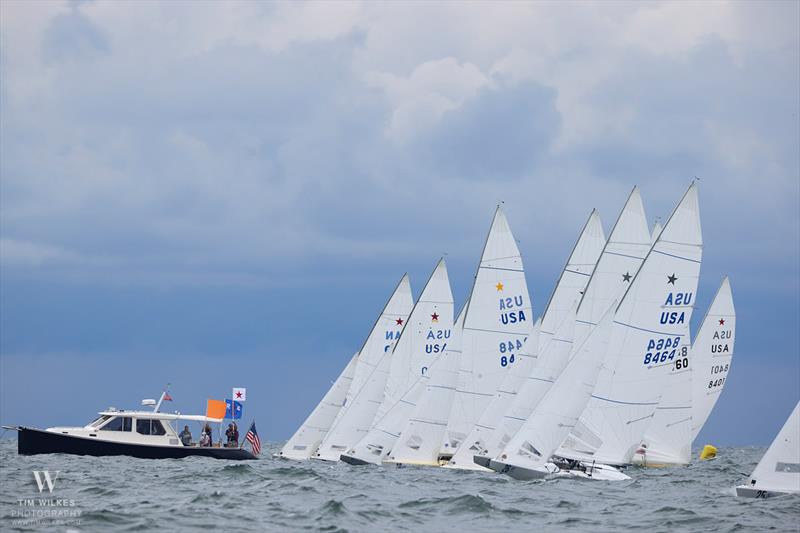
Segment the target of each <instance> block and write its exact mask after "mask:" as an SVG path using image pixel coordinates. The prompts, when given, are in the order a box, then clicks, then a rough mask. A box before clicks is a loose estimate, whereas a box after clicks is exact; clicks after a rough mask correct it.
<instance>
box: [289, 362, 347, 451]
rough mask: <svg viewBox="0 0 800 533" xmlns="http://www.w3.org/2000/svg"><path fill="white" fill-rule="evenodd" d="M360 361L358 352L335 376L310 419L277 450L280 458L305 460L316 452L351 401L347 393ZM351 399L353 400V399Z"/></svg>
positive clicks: (309, 416)
mask: <svg viewBox="0 0 800 533" xmlns="http://www.w3.org/2000/svg"><path fill="white" fill-rule="evenodd" d="M357 361H358V354H357V353H356V354H355V355H354V356H353V357H352V358H351V359H350V361H349V362H348V363H347V366H346V367H345V368H344V370H342V373H341V374H339V377H338V378H336V381H334V382H333V385H331V388H330V389H328V392H327V393H325V396H324V397H323V398H322V400H321V401H320V402H319V403H318V404H317V406H316V407H315V408H314V410H313V411H311V414H310V415H308V418H306V420H305V421H304V422H303V424H302V425H301V426H300V428H298V430H297V431H296V432H295V434H294V435H292V438H290V439H289V440H288V441H286V444H284V445H283V448H281V451H280V452H278V453H277V456H278V457H282V458H284V459H294V460H298V461H302V460H304V459H309V458H311V455H312V454H313V453H314V452H316V451H317V448H318V447H319V445H320V443H321V442H322V439H323V438H325V435H327V433H328V431H330V429H331V426H332V425H333V421H334V420H335V419H336V416H337V415H338V414H339V411H341V409H342V407H344V406H345V405H347V403H348V398H347V396H348V392H349V391H350V388H351V387H350V385H351V384H352V382H353V376H354V375H355V373H356V363H357ZM350 401H352V398H351V399H350Z"/></svg>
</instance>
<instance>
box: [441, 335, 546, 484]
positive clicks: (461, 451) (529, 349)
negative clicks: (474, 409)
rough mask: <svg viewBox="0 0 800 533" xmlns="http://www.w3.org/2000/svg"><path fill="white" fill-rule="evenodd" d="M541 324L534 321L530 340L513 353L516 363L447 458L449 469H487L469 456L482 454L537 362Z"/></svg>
mask: <svg viewBox="0 0 800 533" xmlns="http://www.w3.org/2000/svg"><path fill="white" fill-rule="evenodd" d="M540 329H541V321H539V320H537V321H536V323H535V324H534V326H533V332H532V334H531V336H530V338H529V339H528V340H527V341H526V342H525V344H524V345H523V346H522V348H521V349H520V350H519V352H518V353H517V358H518V359H517V361H516V363H515V364H514V365H512V366H511V367H510V368H509V370H508V373H507V374H506V376H505V377H504V378H503V381H502V383H501V384H500V386H499V387H498V389H497V392H496V393H495V395H494V398H492V399H491V401H490V402H489V405H487V406H486V409H484V411H483V414H481V416H480V418H479V419H478V421H477V422H476V423H475V425H474V426H473V427H472V429H471V430H470V432H469V433H468V434H467V437H466V438H465V439H464V442H463V443H462V445H461V446H459V447H458V450H457V451H456V453H455V454H454V455H453V457H452V458H451V459H450V466H451V467H457V468H461V469H465V470H488V469H486V468H484V467H482V466H478V465H477V464H475V463H474V462H472V457H473V456H474V455H476V454H478V455H482V454H485V453H486V445H485V443H484V441H486V440H487V439H488V438H490V437H491V435H492V433H493V432H494V431H495V429H496V428H497V426H498V424H499V423H500V422H501V421H502V419H503V415H505V413H506V412H507V411H508V409H509V408H510V407H511V404H512V403H513V401H514V399H515V398H516V396H517V392H518V391H519V390H520V388H521V387H522V385H523V384H524V383H525V381H526V380H527V379H528V377H529V376H530V375H531V372H533V370H534V367H535V366H537V365H536V362H537V359H538V356H539V354H538V351H539V348H538V344H539V342H538V340H539V330H540Z"/></svg>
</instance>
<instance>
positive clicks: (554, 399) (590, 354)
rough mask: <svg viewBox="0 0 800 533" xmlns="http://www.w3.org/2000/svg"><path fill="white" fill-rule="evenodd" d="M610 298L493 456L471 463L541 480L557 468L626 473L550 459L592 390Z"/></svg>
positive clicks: (596, 475) (590, 474)
mask: <svg viewBox="0 0 800 533" xmlns="http://www.w3.org/2000/svg"><path fill="white" fill-rule="evenodd" d="M614 308H616V302H613V303H612V305H611V306H610V307H609V308H608V310H606V312H605V314H604V315H603V317H602V318H601V319H600V321H599V323H598V324H597V326H596V327H595V328H593V329H592V332H591V333H590V334H589V337H587V339H586V340H585V341H584V342H583V344H582V345H581V346H580V348H579V349H578V350H577V353H576V354H575V357H573V358H572V360H571V361H570V362H569V363H568V364H567V366H566V368H565V369H564V372H562V374H561V376H560V377H559V378H558V380H556V382H555V383H554V384H553V386H552V387H551V388H550V390H549V391H548V392H547V394H546V395H545V397H544V398H543V399H542V401H541V402H540V403H539V405H537V406H536V408H535V409H534V410H533V413H532V414H531V416H530V417H529V418H528V419H527V420H526V421H525V423H524V424H523V425H522V428H520V430H519V431H518V432H517V434H516V435H514V438H512V439H511V441H510V442H509V443H508V445H507V446H506V447H505V448H504V449H503V451H502V452H501V454H500V455H499V456H498V457H497V458H495V459H491V460H490V459H489V458H487V457H481V456H476V457H475V461H476V462H478V463H481V464H483V465H485V466H488V467H489V468H491V469H492V470H494V471H496V472H500V473H502V474H507V475H509V476H511V477H513V478H515V479H521V480H529V479H543V478H546V477H552V476H554V475H557V474H559V473H560V472H561V468H562V466H563V467H565V468H566V470H567V471H568V472H569V473H570V475H571V476H573V477H576V476H577V477H586V478H592V479H602V480H625V479H630V478H629V477H628V476H626V475H625V474H623V473H622V472H619V471H617V470H616V469H613V468H610V467H607V466H606V465H583V466H582V465H580V464H579V463H578V462H569V461H556V462H554V461H552V455H553V452H554V451H555V450H556V449H557V448H558V446H559V445H560V444H561V443H562V442H563V441H564V439H565V438H566V436H567V434H568V433H569V431H570V429H571V428H573V427H575V423H576V422H577V421H578V417H579V416H580V414H581V412H582V411H583V409H584V408H585V407H586V404H587V403H588V401H589V397H590V396H591V394H592V391H593V390H594V387H595V383H596V381H597V376H598V374H599V372H600V367H601V366H602V363H603V356H604V355H605V353H606V350H607V349H608V339H609V336H610V334H611V329H612V328H611V326H612V323H613V319H614Z"/></svg>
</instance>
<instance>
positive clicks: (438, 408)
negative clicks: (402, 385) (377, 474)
mask: <svg viewBox="0 0 800 533" xmlns="http://www.w3.org/2000/svg"><path fill="white" fill-rule="evenodd" d="M465 309H466V304H464V307H463V308H462V309H461V312H460V313H459V315H458V318H457V319H456V322H455V324H454V326H453V335H452V337H451V338H450V342H449V343H448V344H447V349H446V350H445V351H444V352H443V353H442V355H441V356H440V357H439V359H438V360H437V361H436V362H435V363H434V364H433V365H432V366H431V369H430V371H429V372H428V373H427V374H426V375H427V376H428V377H429V378H430V379H427V380H426V384H425V390H424V391H423V392H422V395H421V397H420V399H419V401H416V402H414V403H416V405H415V406H414V408H413V411H412V413H411V416H410V418H409V420H408V422H407V423H406V424H405V427H404V428H403V430H402V431H401V433H400V436H399V437H398V438H397V442H396V443H395V445H394V446H393V447H392V450H391V454H390V455H389V458H388V462H394V463H405V464H416V465H429V466H434V465H438V464H439V463H438V458H439V453H440V449H441V448H442V447H443V446H444V444H445V443H444V442H443V440H444V433H445V429H446V428H447V419H448V417H449V416H450V408H451V406H452V404H453V395H454V394H455V390H456V381H457V379H458V358H459V357H460V355H461V342H460V341H461V332H462V330H463V328H464V310H465Z"/></svg>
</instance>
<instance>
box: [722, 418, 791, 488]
mask: <svg viewBox="0 0 800 533" xmlns="http://www.w3.org/2000/svg"><path fill="white" fill-rule="evenodd" d="M798 493H800V402H798V403H797V405H795V406H794V410H793V411H792V414H790V415H789V418H788V419H787V420H786V423H785V424H784V425H783V428H781V431H780V433H778V436H777V437H775V440H774V441H772V444H770V446H769V449H767V453H765V454H764V457H762V458H761V461H759V462H758V465H757V466H756V469H755V470H753V473H752V474H750V477H749V478H748V479H747V483H746V484H744V485H739V486H738V487H736V495H737V496H741V497H743V498H769V497H771V496H778V495H780V494H798Z"/></svg>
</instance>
